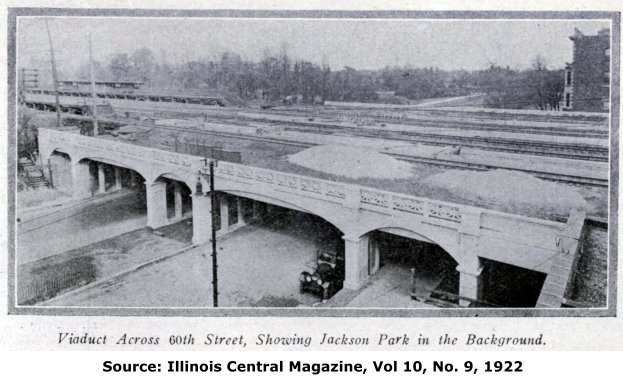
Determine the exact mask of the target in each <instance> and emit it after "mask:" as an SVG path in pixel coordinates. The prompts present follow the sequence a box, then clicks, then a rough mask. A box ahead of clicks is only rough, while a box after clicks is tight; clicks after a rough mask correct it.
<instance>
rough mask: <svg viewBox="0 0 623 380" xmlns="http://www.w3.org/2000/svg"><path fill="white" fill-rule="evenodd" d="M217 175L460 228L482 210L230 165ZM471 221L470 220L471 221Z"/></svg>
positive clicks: (227, 163) (219, 166) (220, 164)
mask: <svg viewBox="0 0 623 380" xmlns="http://www.w3.org/2000/svg"><path fill="white" fill-rule="evenodd" d="M216 174H217V175H220V176H224V177H229V178H239V179H240V180H246V181H253V182H256V183H258V185H259V186H272V187H274V188H276V189H281V190H287V191H290V192H295V193H297V194H299V195H302V196H307V197H313V198H318V199H322V200H326V201H331V202H336V203H340V204H342V205H344V206H346V207H354V208H361V209H368V210H371V211H380V212H385V213H390V214H404V215H419V216H422V217H424V218H433V219H438V220H443V221H445V222H449V223H452V224H461V223H462V222H464V221H465V219H466V215H467V214H469V215H470V216H476V217H479V215H480V214H481V213H482V212H483V211H485V210H483V209H479V208H475V207H471V206H464V205H458V204H453V203H447V202H441V201H433V200H430V199H426V198H420V197H415V196H410V195H406V194H399V193H393V192H389V191H383V190H378V189H374V188H370V187H364V186H358V185H351V184H344V183H339V182H334V181H327V180H323V179H318V178H313V177H307V176H301V175H297V174H290V173H284V172H278V171H274V170H269V169H262V168H256V167H251V166H246V165H240V164H234V163H230V162H219V164H218V168H217V171H216ZM471 220H473V218H471V219H470V221H471Z"/></svg>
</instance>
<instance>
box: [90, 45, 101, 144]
mask: <svg viewBox="0 0 623 380" xmlns="http://www.w3.org/2000/svg"><path fill="white" fill-rule="evenodd" d="M89 66H90V67H91V96H92V97H93V110H92V111H91V112H92V113H93V136H97V135H98V133H99V127H98V125H97V95H95V71H94V69H93V50H92V48H91V33H89Z"/></svg>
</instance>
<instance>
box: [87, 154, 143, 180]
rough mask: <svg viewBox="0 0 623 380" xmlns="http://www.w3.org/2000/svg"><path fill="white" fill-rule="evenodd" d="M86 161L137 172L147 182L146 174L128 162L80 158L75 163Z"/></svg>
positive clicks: (89, 157)
mask: <svg viewBox="0 0 623 380" xmlns="http://www.w3.org/2000/svg"><path fill="white" fill-rule="evenodd" d="M86 160H88V161H93V162H102V163H104V164H108V165H113V166H118V167H120V168H125V169H130V170H133V171H135V172H137V173H138V174H140V175H141V176H142V177H143V179H144V180H147V178H149V175H148V173H145V172H144V171H143V170H141V169H140V168H138V167H137V166H136V165H134V164H131V163H128V162H125V161H117V160H114V159H110V158H104V157H91V156H82V157H78V158H76V163H81V162H84V161H86Z"/></svg>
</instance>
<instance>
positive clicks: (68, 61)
mask: <svg viewBox="0 0 623 380" xmlns="http://www.w3.org/2000/svg"><path fill="white" fill-rule="evenodd" d="M47 19H48V20H49V25H50V31H51V33H52V37H53V43H54V48H55V53H56V58H57V62H58V63H57V65H58V69H59V72H60V73H61V76H62V75H67V73H71V72H72V71H74V70H76V69H77V68H78V67H79V66H81V65H82V64H84V63H86V62H87V61H88V54H89V52H88V37H87V33H91V35H92V41H93V55H94V59H95V60H99V61H107V59H108V58H109V57H110V56H112V55H113V54H115V53H132V52H133V51H135V50H138V49H140V48H143V47H147V48H150V49H152V50H153V51H154V53H155V56H156V58H157V59H158V60H159V61H160V62H162V61H165V62H167V63H169V64H178V63H183V62H187V61H191V60H196V59H205V58H207V59H215V58H217V57H218V56H219V55H220V54H221V53H222V52H224V51H226V50H230V51H233V52H236V53H238V54H240V55H241V56H242V57H243V59H246V60H251V61H259V60H260V59H261V58H262V56H263V53H264V52H265V51H266V49H269V50H271V51H274V52H276V51H278V50H279V49H280V47H281V46H287V48H288V53H289V55H290V56H291V57H293V58H295V59H305V60H309V61H312V62H316V63H322V62H324V63H328V64H329V65H330V66H331V68H332V69H333V70H337V69H340V68H342V67H344V66H351V67H354V68H356V69H379V68H383V67H385V66H387V65H389V66H395V65H399V66H403V65H410V66H412V67H439V68H440V69H443V70H455V69H465V70H478V69H484V68H486V67H488V66H489V65H490V64H492V63H495V64H496V65H500V66H507V65H508V66H510V67H511V68H515V69H523V68H528V67H529V66H530V64H531V61H532V60H533V59H534V57H536V56H537V55H541V56H543V57H544V58H545V62H546V64H547V66H548V68H553V69H555V68H563V67H564V65H565V62H570V61H571V60H572V42H571V41H570V40H569V36H570V35H572V34H573V32H574V28H578V29H580V30H581V31H582V32H583V33H584V34H595V33H596V32H597V31H598V30H600V29H601V28H603V27H608V26H609V22H607V21H600V20H588V21H587V20H511V21H507V20H504V21H499V20H395V19H392V20H379V19H372V20H370V19H365V20H364V19H358V20H347V19H257V18H256V19H242V18H181V17H180V18H112V17H108V18H94V17H82V18H78V17H62V18H61V17H56V18H47ZM48 49H49V45H48V41H47V35H46V32H45V23H44V18H28V17H21V18H19V19H18V53H17V56H18V65H19V66H20V67H32V68H39V69H40V70H47V69H49V66H50V64H49V51H48ZM61 79H62V78H61Z"/></svg>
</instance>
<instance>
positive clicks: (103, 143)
mask: <svg viewBox="0 0 623 380" xmlns="http://www.w3.org/2000/svg"><path fill="white" fill-rule="evenodd" d="M39 133H40V141H41V140H44V141H47V144H49V145H57V146H62V145H63V144H70V145H73V146H80V147H87V148H90V149H93V150H94V151H98V150H104V151H106V152H109V153H110V152H113V153H116V154H122V155H125V156H128V157H132V158H136V159H140V160H143V161H148V162H152V163H154V162H155V163H158V162H160V163H162V164H165V165H173V166H177V167H179V168H180V169H183V170H186V171H193V170H197V172H199V171H204V172H205V171H206V167H205V163H204V159H203V158H201V157H197V156H190V155H186V154H180V153H175V152H168V151H163V150H159V149H154V148H147V147H143V146H139V145H134V144H128V143H121V142H117V141H109V140H106V139H101V138H93V137H88V136H81V135H78V134H75V133H69V132H62V131H54V130H49V129H43V128H41V129H39ZM215 174H216V175H217V177H222V178H225V179H230V180H238V181H243V182H249V181H250V182H252V183H254V184H255V185H256V186H257V187H258V188H266V187H268V188H271V189H273V190H278V191H279V190H280V191H284V190H285V191H287V192H291V193H295V194H297V195H300V196H304V197H309V198H316V199H319V200H324V201H329V202H333V203H337V204H341V205H342V206H345V207H350V208H357V209H365V210H370V211H377V212H382V213H386V214H390V215H396V216H406V217H408V216H419V217H421V218H424V219H427V220H428V221H429V222H431V223H434V224H440V223H441V224H443V225H446V226H448V227H451V228H458V229H459V230H462V231H465V232H467V233H472V234H479V233H480V229H481V228H483V229H486V230H491V231H492V232H493V233H497V232H496V231H494V230H497V229H498V228H500V231H502V230H505V231H507V232H508V231H512V230H514V229H516V227H518V226H522V227H526V228H520V229H521V230H526V231H528V230H534V229H540V230H542V229H543V227H546V229H549V230H550V231H555V230H560V229H562V228H564V223H559V222H553V221H548V220H543V219H537V218H530V217H526V216H521V215H515V214H509V213H504V212H499V211H494V210H488V209H483V208H478V207H473V206H467V205H461V204H456V203H449V202H443V201H437V200H431V199H428V198H422V197H416V196H412V195H407V194H400V193H394V192H389V191H383V190H379V189H375V188H371V187H365V186H359V185H353V184H346V183H340V182H334V181H328V180H323V179H319V178H313V177H308V176H302V175H297V174H290V173H285V172H280V171H275V170H270V169H263V168H257V167H253V166H248V165H243V164H235V163H231V162H225V161H220V162H219V164H218V166H217V168H216V173H215ZM498 232H499V231H498Z"/></svg>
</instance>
